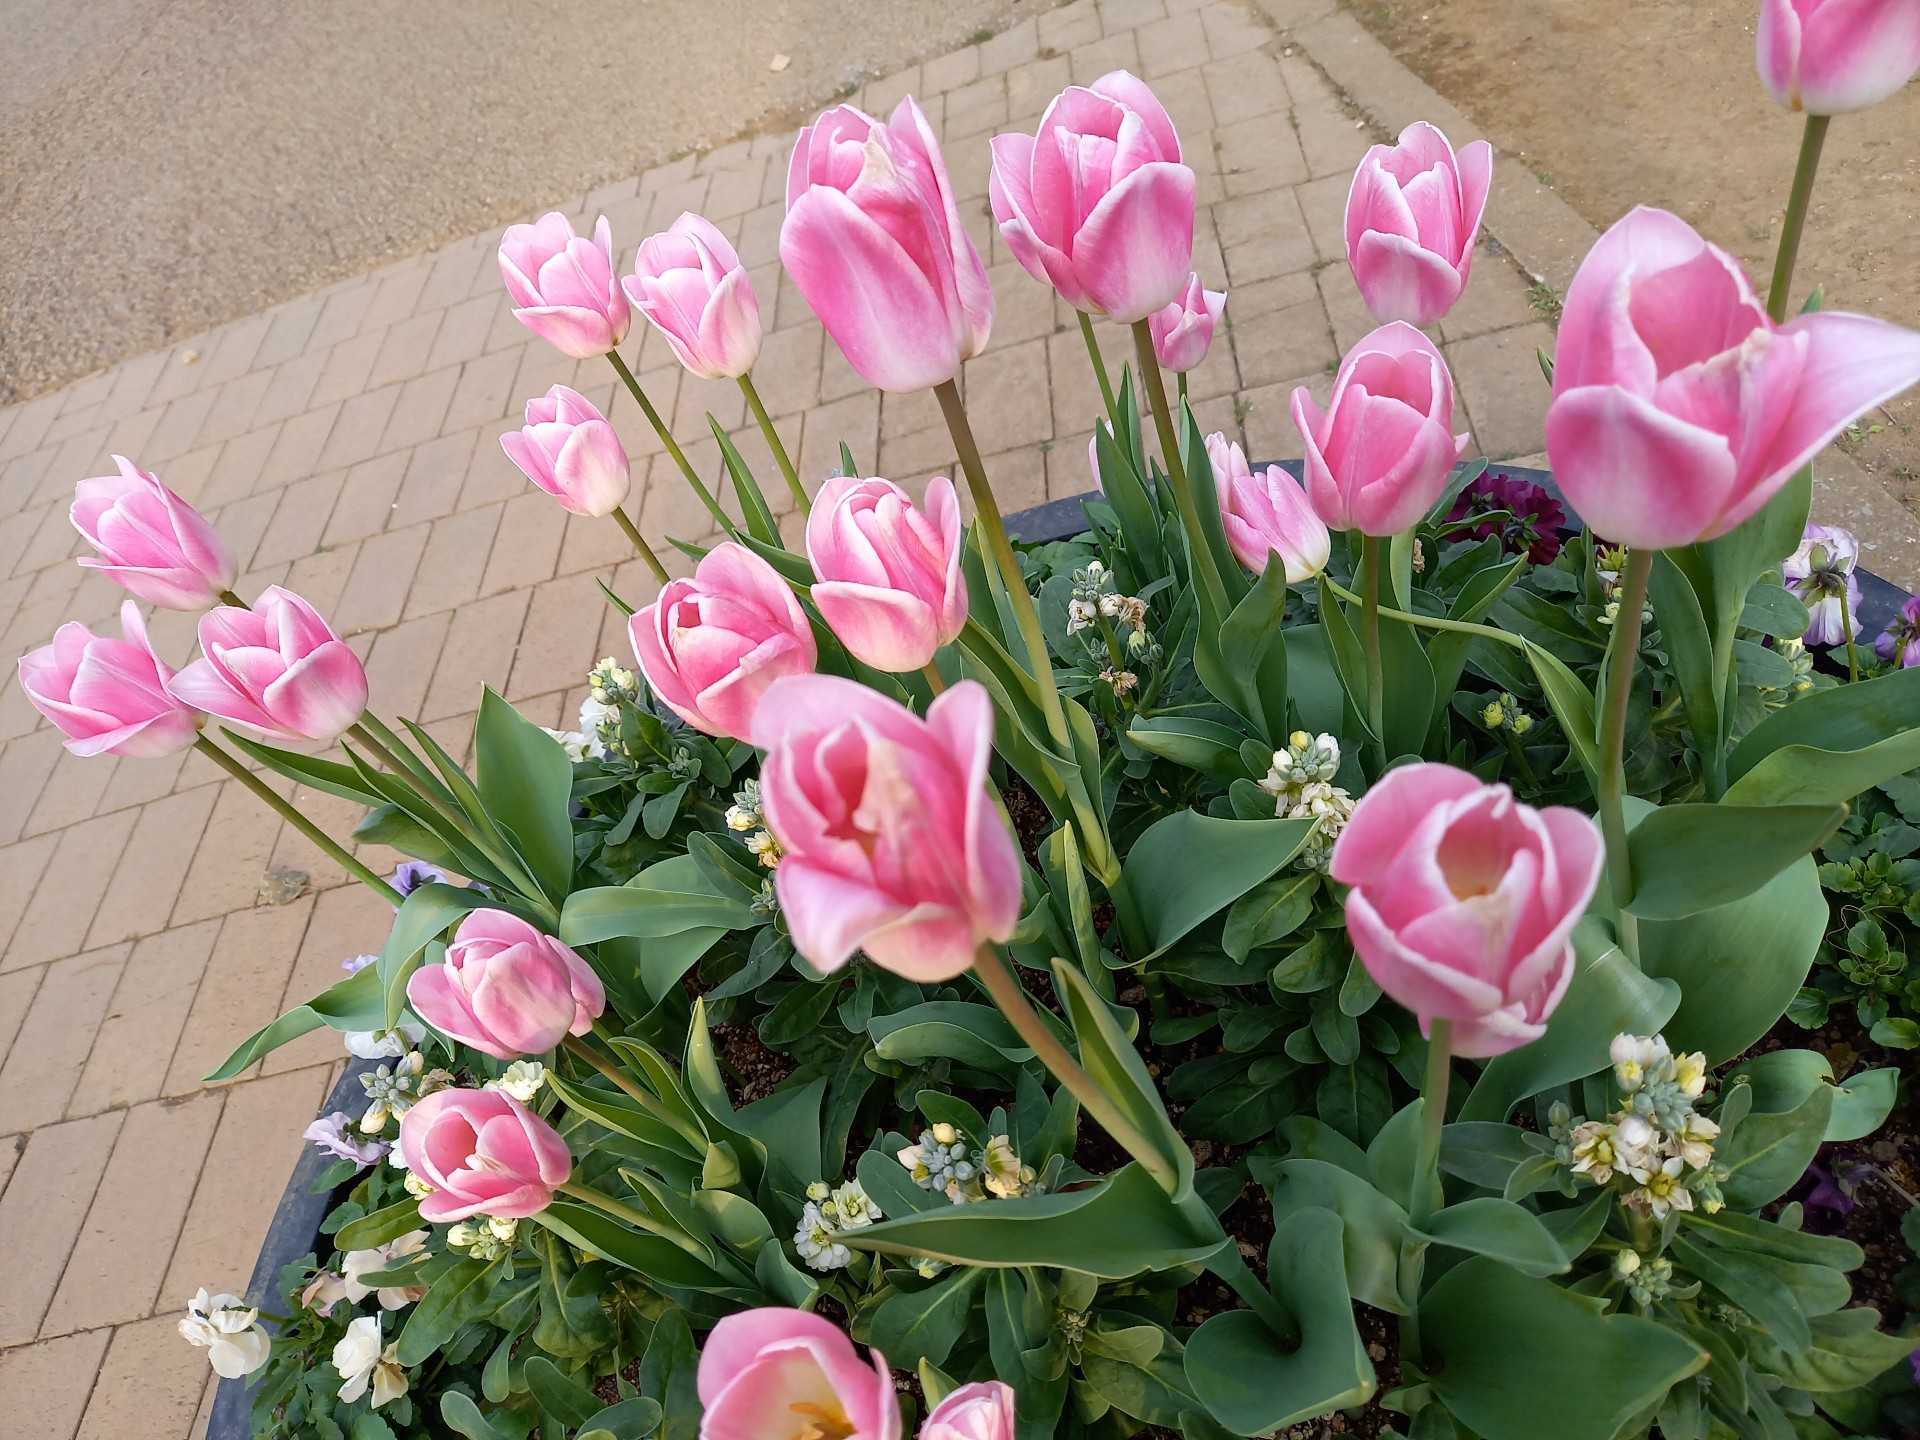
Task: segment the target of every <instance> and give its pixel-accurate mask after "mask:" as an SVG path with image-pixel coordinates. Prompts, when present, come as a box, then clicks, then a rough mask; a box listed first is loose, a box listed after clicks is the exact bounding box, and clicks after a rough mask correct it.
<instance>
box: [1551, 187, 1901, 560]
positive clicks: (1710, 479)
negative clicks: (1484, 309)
mask: <svg viewBox="0 0 1920 1440" xmlns="http://www.w3.org/2000/svg"><path fill="white" fill-rule="evenodd" d="M1916 380H1920V334H1916V333H1915V332H1913V331H1911V330H1902V329H1900V328H1899V327H1898V326H1895V325H1889V324H1887V323H1886V322H1885V321H1882V320H1873V319H1869V318H1867V317H1866V316H1863V315H1846V314H1841V313H1839V312H1837V311H1821V312H1819V313H1816V314H1811V315H1802V316H1800V317H1799V318H1798V319H1796V320H1793V321H1790V322H1789V323H1787V324H1785V325H1775V324H1774V323H1773V322H1772V321H1771V320H1770V319H1769V318H1768V317H1767V313H1766V310H1765V308H1764V307H1763V306H1762V305H1761V303H1760V301H1759V300H1758V299H1757V298H1756V297H1755V296H1754V293H1753V290H1752V287H1751V286H1749V285H1748V284H1747V277H1746V276H1745V274H1743V273H1742V272H1741V269H1740V265H1739V263H1738V262H1737V261H1736V260H1734V258H1733V257H1732V256H1731V255H1728V254H1727V253H1726V252H1725V251H1723V250H1720V249H1718V248H1717V247H1715V246H1713V245H1709V244H1708V243H1707V242H1706V241H1705V240H1702V239H1701V238H1700V236H1699V235H1697V234H1696V233H1694V230H1693V228H1692V227H1691V226H1690V225H1688V224H1687V223H1686V221H1684V220H1682V219H1680V218H1679V217H1678V216H1677V215H1670V214H1668V213H1667V212H1666V211H1664V210H1649V209H1646V208H1644V207H1643V208H1641V209H1638V210H1635V211H1633V212H1632V213H1631V214H1629V215H1627V216H1626V217H1625V218H1624V219H1622V220H1620V221H1619V222H1618V223H1617V224H1615V225H1614V227H1613V228H1612V229H1611V230H1609V231H1607V233H1606V234H1605V235H1602V236H1601V237H1600V240H1599V243H1598V244H1596V245H1595V246H1594V247H1593V249H1592V250H1591V251H1589V252H1588V254H1587V258H1586V259H1585V260H1583V261H1581V262H1580V270H1579V272H1578V273H1577V274H1576V275H1575V276H1574V277H1573V284H1572V286H1571V287H1570V288H1569V289H1568V291H1567V300H1566V309H1565V311H1564V313H1563V314H1562V316H1561V319H1560V338H1559V343H1558V346H1557V347H1556V350H1555V354H1554V368H1553V402H1552V404H1551V405H1550V406H1549V407H1548V410H1547V452H1548V454H1549V456H1550V457H1551V459H1552V461H1553V473H1554V478H1555V479H1556V480H1558V481H1559V482H1560V489H1561V490H1562V492H1563V493H1564V494H1565V495H1566V497H1567V500H1568V501H1569V502H1570V503H1571V504H1572V506H1573V508H1574V509H1575V510H1576V511H1578V512H1579V515H1580V518H1581V519H1582V520H1584V521H1585V522H1586V523H1587V524H1588V525H1589V526H1591V527H1592V528H1593V529H1594V531H1596V532H1597V533H1599V534H1601V535H1604V536H1606V537H1607V538H1608V539H1609V540H1613V541H1617V542H1619V543H1621V544H1625V545H1630V546H1632V547H1634V548H1635V549H1650V550H1658V549H1665V548H1667V547H1669V546H1675V545H1691V544H1693V543H1694V542H1696V541H1700V540H1711V539H1713V538H1714V537H1715V536H1719V535H1724V534H1726V533H1727V531H1729V530H1731V529H1732V528H1733V527H1734V526H1736V525H1738V524H1739V523H1740V522H1741V521H1742V520H1745V519H1746V518H1747V517H1748V516H1749V515H1752V514H1753V513H1754V512H1756V511H1757V510H1759V509H1760V507H1761V506H1763V505H1765V504H1766V503H1767V501H1769V500H1770V499H1772V498H1773V496H1774V494H1775V493H1776V492H1777V491H1778V490H1779V489H1780V487H1781V486H1782V485H1784V484H1785V483H1786V482H1787V480H1788V479H1789V478H1790V477H1791V476H1792V475H1793V473H1794V472H1795V471H1796V470H1798V469H1799V468H1800V467H1801V466H1803V465H1805V464H1807V463H1808V462H1809V461H1811V460H1812V459H1813V457H1814V456H1815V455H1816V454H1817V453H1818V452H1819V451H1820V450H1821V448H1822V447H1824V446H1825V445H1826V443H1827V442H1828V441H1829V440H1831V439H1833V437H1834V436H1836V435H1838V434H1839V433H1840V431H1841V430H1842V429H1844V428H1845V427H1846V425H1847V424H1848V422H1849V421H1851V420H1852V419H1853V418H1854V417H1855V416H1857V415H1859V414H1861V413H1862V412H1863V411H1866V410H1870V409H1872V408H1873V407H1874V406H1875V405H1879V404H1881V403H1882V402H1884V401H1886V400H1889V399H1891V398H1892V397H1893V396H1895V395H1897V394H1899V393H1900V392H1901V391H1902V390H1904V389H1906V388H1907V387H1908V386H1909V385H1911V384H1913V383H1914V382H1915V381H1916Z"/></svg>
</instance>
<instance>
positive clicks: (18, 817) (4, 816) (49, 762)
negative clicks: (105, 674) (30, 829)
mask: <svg viewBox="0 0 1920 1440" xmlns="http://www.w3.org/2000/svg"><path fill="white" fill-rule="evenodd" d="M17 683H18V682H16V684H17ZM9 693H11V692H9ZM35 718H36V719H37V718H38V717H37V716H36V717H35ZM64 753H65V751H63V750H62V749H61V746H60V735H59V732H58V731H56V730H53V729H52V728H47V729H44V730H40V731H39V732H37V733H34V734H27V735H21V736H18V737H16V738H14V739H12V740H9V741H8V742H7V746H6V749H5V750H4V751H0V842H8V841H13V840H16V839H18V838H19V837H20V834H21V832H22V831H23V830H24V829H25V828H26V823H27V816H28V815H29V814H30V813H31V812H32V810H33V807H34V804H35V802H36V801H37V800H38V799H39V798H40V791H41V789H42V787H43V786H44V785H45V784H46V780H47V777H48V776H49V775H50V774H52V773H53V769H54V766H55V765H56V764H57V763H58V762H59V760H60V757H61V756H62V755H63V754H64Z"/></svg>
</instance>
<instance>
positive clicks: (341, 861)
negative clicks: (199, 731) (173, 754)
mask: <svg viewBox="0 0 1920 1440" xmlns="http://www.w3.org/2000/svg"><path fill="white" fill-rule="evenodd" d="M193 748H194V749H196V750H198V751H199V752H200V753H201V754H203V755H205V756H206V757H207V758H208V759H209V760H211V761H213V763H214V764H216V765H218V766H219V767H220V768H221V769H222V770H224V771H226V772H227V773H228V774H229V775H231V776H233V778H234V779H236V780H238V781H239V782H240V783H241V784H242V785H244V786H245V787H246V788H247V789H249V790H251V791H252V792H253V794H254V798H255V799H257V800H259V801H260V803H261V804H263V805H265V806H266V807H267V808H268V809H269V810H271V811H273V813H274V814H276V815H278V816H279V817H280V818H281V819H282V820H284V821H286V822H287V823H288V824H289V825H291V826H293V828H294V829H296V830H298V831H299V832H300V833H301V834H302V835H304V836H306V838H307V839H308V840H310V841H312V842H313V845H314V847H315V848H316V849H318V850H319V851H320V852H321V853H322V854H324V855H325V856H326V857H327V858H328V859H330V860H332V861H333V862H334V863H335V864H336V865H338V866H339V867H340V868H341V869H342V870H344V871H346V872H347V873H348V874H349V875H351V876H353V877H354V879H356V880H358V881H360V882H361V883H362V884H365V885H368V886H371V887H372V888H373V890H374V891H375V892H376V893H378V894H379V896H380V897H381V898H382V899H383V900H386V901H387V902H388V903H389V904H391V905H393V906H395V907H396V908H397V907H398V906H399V905H400V903H401V901H402V900H403V899H405V897H404V896H403V895H401V893H400V892H399V891H398V890H396V889H394V888H393V886H391V885H389V884H388V883H387V882H386V881H385V880H382V879H381V878H380V877H379V876H378V875H376V874H374V873H373V871H371V870H369V869H368V868H367V867H366V866H364V865H362V864H361V863H360V862H359V861H358V860H356V859H354V858H353V856H351V855H349V854H348V853H347V852H346V851H345V850H344V849H343V848H341V846H340V845H339V844H338V843H337V842H336V841H334V840H333V839H332V837H330V836H329V835H327V833H326V832H325V831H323V830H321V829H320V827H319V826H317V825H315V824H314V823H313V822H312V821H311V820H309V819H308V818H307V817H306V816H304V815H302V814H301V813H300V812H299V811H298V810H296V809H295V808H294V807H293V805H292V804H291V803H290V802H288V801H287V800H285V799H283V798H282V797H281V796H280V795H278V794H276V793H275V791H274V789H273V787H272V786H270V785H268V784H267V782H266V781H264V780H262V779H261V778H260V777H259V776H258V775H256V774H254V773H253V772H252V771H251V770H249V769H247V767H246V766H245V765H243V764H241V763H240V762H239V761H238V760H236V759H234V758H233V756H231V755H229V754H228V753H227V752H226V751H224V750H222V749H221V748H220V747H219V746H218V745H216V744H214V743H213V742H212V741H211V740H209V739H208V738H207V737H206V736H204V735H202V736H201V737H200V738H199V739H197V740H195V741H194V742H193Z"/></svg>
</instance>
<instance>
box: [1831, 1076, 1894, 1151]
mask: <svg viewBox="0 0 1920 1440" xmlns="http://www.w3.org/2000/svg"><path fill="white" fill-rule="evenodd" d="M1899 1092H1900V1072H1899V1071H1898V1070H1897V1069H1895V1068H1894V1067H1893V1066H1891V1065H1889V1066H1886V1067H1884V1068H1882V1069H1879V1070H1861V1071H1858V1072H1856V1073H1855V1074H1852V1075H1849V1076H1848V1077H1847V1078H1846V1080H1845V1081H1844V1082H1842V1084H1841V1086H1840V1088H1839V1090H1838V1091H1837V1092H1836V1093H1835V1095H1834V1097H1833V1118H1832V1119H1830V1120H1828V1121H1827V1133H1826V1135H1825V1136H1824V1137H1823V1139H1824V1140H1825V1141H1826V1143H1828V1144H1833V1143H1835V1142H1837V1141H1844V1140H1864V1139H1865V1138H1866V1137H1867V1136H1869V1135H1871V1134H1872V1133H1873V1132H1874V1131H1876V1130H1878V1129H1879V1128H1880V1127H1881V1126H1882V1125H1883V1124H1885V1123H1886V1119H1887V1116H1889V1115H1891V1114H1892V1113H1893V1102H1894V1100H1895V1098H1896V1097H1897V1096H1898V1095H1899Z"/></svg>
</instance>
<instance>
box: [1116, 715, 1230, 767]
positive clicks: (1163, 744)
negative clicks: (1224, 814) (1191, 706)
mask: <svg viewBox="0 0 1920 1440" xmlns="http://www.w3.org/2000/svg"><path fill="white" fill-rule="evenodd" d="M1243 738H1244V737H1243V736H1242V735H1241V732H1240V731H1238V730H1236V729H1235V728H1234V727H1233V726H1231V725H1223V724H1221V723H1220V722H1219V721H1218V720H1207V719H1204V718H1202V717H1200V716H1195V715H1155V716H1152V717H1151V718H1149V717H1144V716H1139V715H1136V716H1134V718H1133V723H1132V724H1130V725H1128V726H1127V739H1129V740H1131V741H1132V742H1133V743H1134V744H1135V745H1138V746H1139V747H1140V748H1141V749H1142V750H1144V751H1146V752H1147V753H1148V754H1149V755H1158V756H1159V757H1160V758H1161V759H1162V760H1171V761H1172V762H1173V763H1174V764H1176V765H1183V766H1185V767H1186V768H1187V769H1189V770H1197V771H1199V772H1200V773H1201V774H1203V775H1211V776H1213V777H1214V779H1216V780H1222V781H1226V782H1229V783H1230V782H1232V781H1234V780H1239V779H1242V778H1243V777H1244V776H1245V775H1246V773H1247V771H1246V766H1245V765H1244V764H1243V763H1242V762H1241V759H1240V742H1241V740H1242V739H1243Z"/></svg>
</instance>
